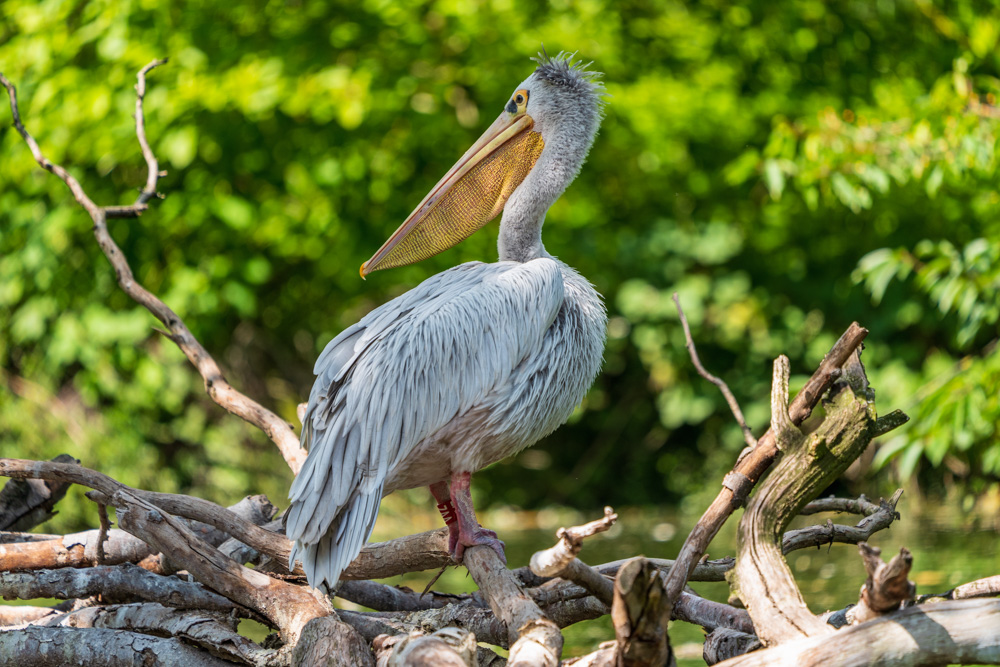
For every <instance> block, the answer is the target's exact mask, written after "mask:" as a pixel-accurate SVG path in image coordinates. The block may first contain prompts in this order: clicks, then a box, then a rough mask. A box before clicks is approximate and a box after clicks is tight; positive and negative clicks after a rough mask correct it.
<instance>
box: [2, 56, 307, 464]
mask: <svg viewBox="0 0 1000 667" xmlns="http://www.w3.org/2000/svg"><path fill="white" fill-rule="evenodd" d="M165 62H166V60H165V59H164V60H154V61H152V62H151V63H149V64H148V65H146V66H145V67H143V68H142V69H141V70H140V71H139V74H138V77H137V79H138V83H137V85H136V105H135V109H136V113H135V127H136V136H137V137H138V139H139V145H140V147H141V148H142V154H143V157H144V158H145V160H146V165H147V167H148V174H147V178H146V185H145V187H144V188H143V189H142V191H141V192H140V193H139V197H138V199H136V202H135V203H134V204H132V205H131V206H107V207H101V206H98V205H97V204H95V203H94V201H93V200H92V199H90V197H88V196H87V193H86V192H85V191H84V189H83V187H82V186H81V185H80V182H79V181H77V180H76V179H75V178H74V177H73V176H72V175H71V174H70V173H69V172H68V171H66V170H65V169H64V168H63V167H61V166H59V165H57V164H54V163H53V162H51V161H49V159H48V158H46V157H45V155H43V154H42V150H41V148H39V146H38V142H36V141H35V139H34V138H33V137H32V136H31V135H30V134H28V131H27V130H26V129H25V127H24V124H23V123H22V122H21V115H20V112H19V111H18V105H17V91H16V89H15V88H14V84H12V83H11V82H10V81H9V80H8V79H7V78H6V77H4V75H3V74H2V73H0V84H3V86H4V88H6V89H7V94H8V96H9V97H10V108H11V114H12V115H13V118H14V127H15V128H16V129H17V131H18V133H19V134H20V135H21V137H22V138H23V139H24V142H25V143H26V144H27V145H28V148H29V149H30V150H31V154H32V156H33V157H34V158H35V161H36V162H37V163H38V164H39V165H41V167H42V168H43V169H45V170H47V171H49V172H51V173H52V174H55V175H56V176H57V177H58V178H59V179H60V180H62V182H63V183H65V184H66V186H67V187H68V188H69V189H70V192H72V193H73V197H74V198H75V199H76V201H77V202H78V203H79V204H80V206H82V207H83V208H84V209H85V210H86V211H87V213H88V214H90V217H91V219H92V220H93V221H94V236H95V237H96V238H97V242H98V244H99V245H100V246H101V250H102V251H103V252H104V254H105V256H106V257H107V258H108V261H109V262H110V263H111V266H112V267H113V268H114V270H115V275H116V277H117V280H118V285H119V286H120V287H121V288H122V290H123V291H124V292H125V293H126V294H127V295H128V296H129V297H131V298H132V299H133V300H134V301H136V302H137V303H139V304H140V305H141V306H143V307H144V308H145V309H146V310H148V311H149V312H150V313H152V314H153V315H154V316H155V317H156V318H157V319H159V320H160V321H161V322H163V324H164V325H166V327H167V329H168V331H169V336H168V337H169V338H170V340H172V341H173V342H174V343H175V344H176V345H177V347H179V348H180V349H181V351H182V352H183V353H184V356H186V357H187V358H188V361H190V362H191V364H192V365H194V367H195V368H196V369H197V370H198V373H199V374H200V375H201V377H202V378H203V379H204V381H205V391H206V392H207V393H208V395H209V396H210V397H211V398H212V400H213V401H215V402H216V403H217V404H218V405H220V406H222V407H223V408H225V409H226V410H228V411H229V412H231V413H233V414H234V415H236V416H238V417H240V418H242V419H243V420H245V421H247V422H249V423H251V424H253V425H254V426H256V427H257V428H259V429H261V430H262V431H264V433H266V434H267V436H268V437H269V438H271V440H272V441H273V442H274V443H275V444H276V445H277V446H278V449H279V450H280V451H281V455H282V456H283V457H284V459H285V461H286V462H287V463H288V466H289V467H290V468H291V469H292V472H294V473H296V474H298V472H299V470H300V469H301V467H302V464H303V462H304V461H305V457H306V452H305V450H304V449H302V448H301V447H300V446H299V439H298V437H296V435H295V432H294V431H293V429H292V425H291V424H289V423H288V422H286V421H284V420H283V419H281V418H280V417H279V416H278V415H276V414H274V413H273V412H271V411H270V410H268V409H266V408H265V407H263V406H262V405H260V404H259V403H257V402H256V401H254V400H252V399H250V398H249V397H247V396H246V395H244V394H242V393H240V392H239V391H237V390H236V389H234V388H233V387H232V385H230V384H229V382H228V381H227V380H226V378H225V377H224V376H223V374H222V370H221V369H220V368H219V365H218V364H217V363H216V361H215V359H213V358H212V356H211V355H210V354H209V353H208V351H207V350H205V348H204V347H202V345H201V343H199V342H198V340H197V339H196V338H195V337H194V335H193V334H192V333H191V331H190V329H188V327H187V325H186V324H184V321H183V320H182V319H181V318H180V317H179V316H178V315H177V313H175V312H174V311H173V310H171V309H170V308H169V307H168V306H167V305H166V304H165V303H163V301H161V300H160V299H159V298H157V297H156V296H155V295H154V294H153V293H151V292H149V291H148V290H147V289H146V288H145V287H143V286H142V285H141V284H139V283H138V282H137V281H136V279H135V276H134V275H133V273H132V269H131V267H130V266H129V264H128V261H127V260H126V259H125V256H124V255H123V254H122V251H121V248H119V247H118V245H117V244H116V243H115V242H114V239H112V238H111V234H110V233H109V232H108V228H107V220H108V219H109V218H122V217H137V216H139V215H140V214H141V213H142V212H143V211H144V210H146V208H147V202H148V201H149V200H150V199H152V198H153V197H154V196H155V195H156V182H157V179H158V178H159V176H160V172H159V171H158V169H159V165H158V163H157V161H156V157H155V156H154V154H153V151H152V150H151V149H150V147H149V142H148V141H147V140H146V129H145V120H144V115H143V109H142V102H143V98H144V96H145V94H146V74H147V73H148V72H149V71H151V70H152V69H153V68H155V67H159V66H160V65H162V64H164V63H165Z"/></svg>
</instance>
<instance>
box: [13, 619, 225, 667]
mask: <svg viewBox="0 0 1000 667" xmlns="http://www.w3.org/2000/svg"><path fill="white" fill-rule="evenodd" d="M0 655H2V656H3V657H4V661H5V662H6V663H7V664H11V665H39V666H40V667H44V666H47V665H51V666H52V667H55V666H56V665H105V666H107V667H132V665H135V664H136V657H137V656H141V659H142V660H143V661H144V662H143V663H142V664H144V665H151V666H152V665H156V666H158V667H232V666H233V663H231V662H229V661H227V660H222V659H221V658H216V657H214V656H212V655H209V654H208V653H206V652H205V651H201V650H199V649H197V648H195V647H193V646H189V645H188V644H186V643H184V641H182V640H180V639H164V638H162V637H151V636H149V635H144V634H140V633H138V632H128V631H125V630H104V629H95V628H87V629H77V628H40V627H36V626H29V627H26V628H21V629H17V630H5V631H4V632H0Z"/></svg>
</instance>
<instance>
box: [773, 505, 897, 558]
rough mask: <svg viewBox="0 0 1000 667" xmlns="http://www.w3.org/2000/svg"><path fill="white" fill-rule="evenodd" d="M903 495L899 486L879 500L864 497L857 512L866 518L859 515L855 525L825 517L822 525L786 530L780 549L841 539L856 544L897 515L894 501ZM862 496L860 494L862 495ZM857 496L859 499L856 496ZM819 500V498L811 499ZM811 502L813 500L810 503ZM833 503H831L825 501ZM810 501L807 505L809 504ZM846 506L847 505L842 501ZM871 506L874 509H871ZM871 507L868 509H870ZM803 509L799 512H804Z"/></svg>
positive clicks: (783, 551)
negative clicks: (875, 501) (840, 523)
mask: <svg viewBox="0 0 1000 667" xmlns="http://www.w3.org/2000/svg"><path fill="white" fill-rule="evenodd" d="M902 495H903V490H902V489H898V490H897V491H896V492H895V493H894V494H892V498H890V499H889V500H887V501H886V500H880V501H879V504H878V505H876V504H874V503H870V502H868V501H867V500H865V501H864V502H865V503H866V505H865V506H864V507H859V509H860V510H862V511H861V512H858V513H859V514H860V513H865V514H866V516H865V518H863V519H861V521H859V522H858V525H856V526H841V525H838V524H834V523H833V522H831V521H827V524H826V525H825V526H809V527H808V528H799V529H797V530H789V531H788V532H786V533H785V535H784V537H782V540H781V551H782V553H786V554H787V553H790V552H792V551H796V550H797V549H806V548H808V547H818V546H820V545H822V544H832V543H834V542H840V543H842V544H857V543H859V542H864V541H865V540H867V539H869V538H870V537H871V536H872V535H874V534H875V533H877V532H878V531H880V530H884V529H886V528H888V527H889V526H890V525H891V524H892V522H893V521H895V520H896V519H897V518H899V513H898V512H896V504H897V503H898V502H899V499H900V497H901V496H902ZM863 498H864V496H862V499H863ZM826 500H827V501H835V500H846V501H847V503H855V502H858V501H855V500H852V499H841V498H827V499H826ZM859 500H860V499H859ZM813 502H822V501H813ZM809 504H810V505H811V504H812V503H809ZM828 504H829V505H833V503H828ZM808 506H809V505H806V507H808ZM845 506H846V505H845ZM816 507H819V506H817V505H814V506H813V509H815V508H816ZM870 510H874V511H870ZM819 511H829V510H819ZM869 511H870V513H869ZM805 513H806V512H804V511H803V512H800V514H805Z"/></svg>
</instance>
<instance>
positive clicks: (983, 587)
mask: <svg viewBox="0 0 1000 667" xmlns="http://www.w3.org/2000/svg"><path fill="white" fill-rule="evenodd" d="M997 595H1000V575H995V576H992V577H986V578H985V579H977V580H976V581H970V582H969V583H967V584H962V585H961V586H956V587H955V588H953V589H951V590H950V591H948V592H947V593H935V594H931V595H918V596H917V604H923V603H925V602H932V601H939V600H968V599H971V598H991V597H996V596H997Z"/></svg>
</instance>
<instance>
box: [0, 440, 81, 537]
mask: <svg viewBox="0 0 1000 667" xmlns="http://www.w3.org/2000/svg"><path fill="white" fill-rule="evenodd" d="M52 460H53V461H57V462H65V463H70V462H73V463H79V461H77V460H76V459H75V458H73V457H72V456H70V455H69V454H60V455H59V456H57V457H55V458H54V459H52ZM69 486H70V485H69V484H66V483H63V482H56V481H46V480H40V479H12V480H10V481H9V482H7V484H6V486H4V487H3V489H2V490H0V531H2V530H23V531H27V530H31V529H32V528H34V527H35V526H38V525H40V524H43V523H45V522H46V521H48V520H49V519H51V518H52V517H53V516H55V510H54V507H55V505H56V503H58V502H59V501H60V500H62V498H63V496H65V495H66V492H67V491H68V490H69Z"/></svg>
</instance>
